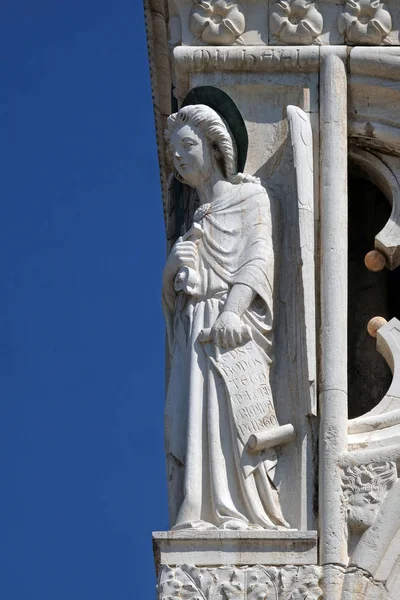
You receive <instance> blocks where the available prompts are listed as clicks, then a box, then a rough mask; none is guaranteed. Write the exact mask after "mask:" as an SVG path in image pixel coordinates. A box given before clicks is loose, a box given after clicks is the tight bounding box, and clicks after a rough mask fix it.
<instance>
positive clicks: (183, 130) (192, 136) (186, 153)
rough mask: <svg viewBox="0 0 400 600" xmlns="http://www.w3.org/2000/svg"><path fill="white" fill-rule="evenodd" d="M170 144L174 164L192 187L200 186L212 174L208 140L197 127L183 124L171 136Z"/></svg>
mask: <svg viewBox="0 0 400 600" xmlns="http://www.w3.org/2000/svg"><path fill="white" fill-rule="evenodd" d="M170 146H171V151H172V155H173V158H174V166H175V169H176V170H177V171H178V173H179V175H180V176H181V177H182V179H184V180H185V181H186V182H187V183H188V184H189V185H191V186H192V187H198V186H199V185H201V183H203V182H204V181H205V180H206V179H207V178H208V177H209V175H210V171H211V155H210V151H209V148H208V143H207V140H206V139H205V137H204V135H203V134H202V133H201V132H200V131H198V130H197V129H192V127H191V126H190V125H181V126H180V127H178V128H177V129H176V130H175V131H174V133H173V134H172V136H171V140H170Z"/></svg>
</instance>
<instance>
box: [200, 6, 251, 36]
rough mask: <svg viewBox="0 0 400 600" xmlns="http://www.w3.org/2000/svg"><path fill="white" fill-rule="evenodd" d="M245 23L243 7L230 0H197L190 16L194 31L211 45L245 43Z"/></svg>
mask: <svg viewBox="0 0 400 600" xmlns="http://www.w3.org/2000/svg"><path fill="white" fill-rule="evenodd" d="M245 23H246V22H245V17H244V12H243V8H242V7H241V6H240V5H239V4H236V3H235V2H229V0H195V6H194V7H193V9H192V13H191V17H190V28H191V30H192V33H193V34H194V35H195V36H196V38H197V39H198V40H201V41H203V42H204V43H205V44H209V45H211V46H221V45H222V46H231V45H232V44H234V43H239V44H243V43H244V42H243V40H242V39H241V37H240V36H241V34H242V33H243V32H244V29H245Z"/></svg>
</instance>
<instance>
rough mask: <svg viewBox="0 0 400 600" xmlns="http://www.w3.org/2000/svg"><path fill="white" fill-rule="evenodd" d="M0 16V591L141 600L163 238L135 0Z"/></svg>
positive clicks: (57, 0) (149, 590)
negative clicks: (0, 199)
mask: <svg viewBox="0 0 400 600" xmlns="http://www.w3.org/2000/svg"><path fill="white" fill-rule="evenodd" d="M0 23H1V25H0V28H1V32H0V58H1V67H0V68H1V131H2V144H1V167H2V169H1V178H0V181H1V188H2V193H1V198H2V201H1V203H0V206H1V216H0V228H1V232H0V244H1V251H0V264H1V268H0V273H1V275H0V281H1V289H2V292H1V294H0V306H1V310H0V348H1V357H0V358H1V360H0V370H1V403H0V411H1V414H0V445H1V449H0V457H1V458H0V460H1V461H2V465H1V469H0V473H1V481H0V485H1V495H0V498H1V501H0V503H1V505H2V510H1V513H2V519H1V521H2V526H1V533H0V540H1V542H0V545H1V550H2V557H1V576H0V597H1V598H2V599H4V600H27V599H28V598H29V600H39V599H40V600H55V599H56V600H71V599H72V598H73V599H74V600H81V599H82V600H83V599H84V600H88V599H90V600H91V599H96V600H128V599H129V600H132V599H135V600H150V599H151V600H153V599H154V598H155V591H154V585H155V576H154V567H153V557H152V546H151V531H152V530H162V529H166V528H167V525H168V518H167V499H166V478H165V469H164V453H163V403H164V324H163V320H162V313H161V304H160V280H161V271H162V267H163V263H164V248H165V242H164V240H165V238H164V225H163V216H162V203H161V193H160V185H159V172H158V166H157V157H156V145H155V131H154V124H153V113H152V102H151V92H150V82H149V70H148V61H147V48H146V43H145V32H144V19H143V8H142V2H141V0H112V1H110V0H96V1H94V0H39V1H38V2H32V0H18V1H14V2H3V3H2V7H1V10H0Z"/></svg>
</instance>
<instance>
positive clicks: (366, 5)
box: [338, 0, 392, 46]
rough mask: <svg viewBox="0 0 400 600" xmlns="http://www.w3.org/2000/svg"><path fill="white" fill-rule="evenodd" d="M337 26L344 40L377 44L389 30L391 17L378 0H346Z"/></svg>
mask: <svg viewBox="0 0 400 600" xmlns="http://www.w3.org/2000/svg"><path fill="white" fill-rule="evenodd" d="M338 26H339V31H340V33H342V34H343V35H344V36H345V40H346V42H350V43H351V44H362V45H373V46H377V45H380V44H382V42H383V41H384V39H385V38H386V36H387V35H388V34H389V33H390V32H391V30H392V17H391V16H390V12H389V11H388V10H387V8H386V7H385V5H384V4H383V2H380V1H379V0H348V1H347V2H346V6H345V9H344V12H343V13H342V14H341V15H340V16H339V22H338Z"/></svg>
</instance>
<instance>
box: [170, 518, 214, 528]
mask: <svg viewBox="0 0 400 600" xmlns="http://www.w3.org/2000/svg"><path fill="white" fill-rule="evenodd" d="M182 529H196V530H198V531H208V530H210V529H217V527H216V525H213V524H212V523H207V521H202V520H201V519H199V520H197V521H184V522H183V523H178V524H177V525H174V527H172V531H180V530H182Z"/></svg>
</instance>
